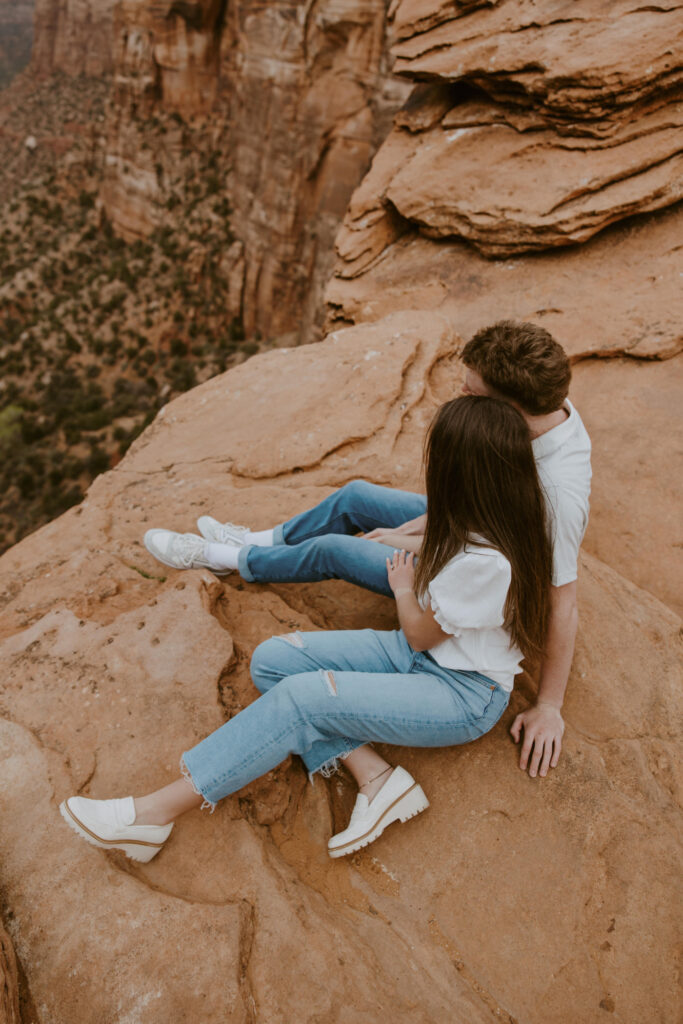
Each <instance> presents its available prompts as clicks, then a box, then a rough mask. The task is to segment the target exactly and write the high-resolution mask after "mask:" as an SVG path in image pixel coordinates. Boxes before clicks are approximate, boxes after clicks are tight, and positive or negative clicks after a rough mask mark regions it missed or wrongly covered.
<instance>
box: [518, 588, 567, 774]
mask: <svg viewBox="0 0 683 1024" xmlns="http://www.w3.org/2000/svg"><path fill="white" fill-rule="evenodd" d="M578 621H579V615H578V610H577V607H576V581H574V582H573V583H566V584H565V585H564V586H563V587H551V588H550V620H549V623H548V637H547V641H546V652H545V657H544V658H543V660H542V662H541V676H540V680H539V684H538V697H537V698H536V703H535V704H534V705H532V706H531V707H530V708H527V710H526V711H522V712H521V713H520V714H519V715H517V717H516V718H515V720H514V722H513V723H512V726H511V728H510V732H511V734H512V738H513V739H514V741H515V743H519V740H520V738H521V735H522V730H523V731H524V742H523V743H522V752H521V756H520V759H519V767H520V768H522V769H526V767H527V764H528V766H529V775H530V776H531V777H532V778H535V777H536V774H537V773H538V774H540V775H541V776H545V775H546V774H547V772H548V768H549V767H550V768H555V767H556V765H557V762H558V761H559V758H560V750H561V749H562V735H563V733H564V720H563V718H562V711H561V708H562V701H563V700H564V692H565V690H566V688H567V680H568V678H569V670H570V668H571V665H572V658H573V656H574V644H575V642H576V629H577V625H578ZM532 751H533V752H532ZM529 757H531V760H530V761H529Z"/></svg>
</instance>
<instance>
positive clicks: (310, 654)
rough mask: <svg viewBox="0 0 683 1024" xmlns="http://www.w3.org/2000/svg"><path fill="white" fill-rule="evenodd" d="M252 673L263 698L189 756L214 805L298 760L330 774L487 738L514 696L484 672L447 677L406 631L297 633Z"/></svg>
mask: <svg viewBox="0 0 683 1024" xmlns="http://www.w3.org/2000/svg"><path fill="white" fill-rule="evenodd" d="M251 674H252V678H253V680H254V683H255V684H256V687H257V688H258V689H259V690H260V691H261V693H262V696H261V697H259V699H258V700H256V701H254V703H253V704H250V705H249V706H248V707H246V708H244V710H243V711H240V712H239V713H238V714H237V715H235V717H234V718H232V719H231V720H230V721H229V722H226V723H225V725H223V726H221V727H220V729H217V730H216V731H215V732H214V733H212V734H211V735H210V736H208V737H207V738H206V739H205V740H203V741H202V742H201V743H199V744H197V746H196V747H193V748H192V750H189V751H187V752H186V753H185V754H184V755H183V759H182V760H183V763H184V766H185V768H186V769H187V771H188V772H189V775H190V777H191V780H192V782H193V784H194V787H195V789H196V790H197V792H198V793H201V795H202V796H203V797H204V799H205V800H206V801H207V802H208V803H209V804H211V805H215V804H216V802H217V801H218V800H220V799H222V797H224V796H227V795H228V794H229V793H234V792H236V791H237V790H238V789H241V788H242V787H243V786H246V784H247V783H248V782H251V781H253V780H254V779H256V778H258V777H259V776H261V775H264V774H265V773H266V772H268V771H270V770H271V769H272V768H274V767H275V766H276V765H278V764H280V762H281V761H283V760H284V759H285V758H286V757H287V755H288V754H299V755H300V756H301V757H302V758H303V760H304V763H305V765H306V768H307V769H308V772H309V775H312V774H313V773H314V772H317V771H320V772H322V773H323V774H329V773H330V771H331V770H334V768H336V766H337V764H338V759H339V758H344V756H345V755H346V754H349V753H350V752H351V751H352V750H355V749H356V747H360V746H362V745H363V744H364V743H367V742H369V741H370V742H371V741H374V742H378V743H395V744H398V745H400V746H410V747H446V746H452V745H454V744H460V743H467V742H469V741H470V740H475V739H477V738H478V737H479V736H482V735H483V734H484V733H486V732H488V731H489V729H491V728H492V726H494V725H495V724H496V722H497V721H498V719H499V718H500V716H501V715H502V714H503V711H504V710H505V708H506V707H507V703H508V699H509V694H508V693H507V692H506V691H505V690H503V689H502V688H501V687H500V686H498V684H497V683H494V682H493V681H492V680H491V679H487V678H486V676H482V675H480V674H479V673H478V672H464V671H463V672H461V671H456V670H453V669H446V668H442V667H441V666H440V665H438V664H437V663H436V661H434V659H433V658H432V657H431V656H430V655H429V654H427V653H418V652H416V651H414V650H413V649H412V647H411V646H410V645H409V643H408V641H407V640H406V638H405V636H404V634H403V632H402V631H401V630H396V631H391V632H376V631H375V630H373V629H362V630H346V631H340V632H319V633H292V634H290V635H288V636H281V637H272V638H271V639H270V640H266V641H265V643H262V644H260V645H259V646H258V647H257V648H256V650H255V651H254V655H253V658H252V661H251Z"/></svg>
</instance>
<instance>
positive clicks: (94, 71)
mask: <svg viewBox="0 0 683 1024" xmlns="http://www.w3.org/2000/svg"><path fill="white" fill-rule="evenodd" d="M115 3H116V0H35V39H34V44H33V53H32V56H31V66H32V68H33V70H34V71H35V72H36V73H37V74H50V73H51V72H53V71H64V72H66V74H69V75H81V74H84V75H92V76H95V75H100V74H104V73H107V72H110V71H111V70H112V68H113V54H114V45H113V44H114V39H113V36H112V12H113V9H114V5H115Z"/></svg>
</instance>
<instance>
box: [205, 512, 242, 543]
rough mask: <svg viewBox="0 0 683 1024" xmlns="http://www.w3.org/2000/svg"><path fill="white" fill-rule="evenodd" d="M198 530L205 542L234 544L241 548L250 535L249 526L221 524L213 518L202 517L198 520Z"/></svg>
mask: <svg viewBox="0 0 683 1024" xmlns="http://www.w3.org/2000/svg"><path fill="white" fill-rule="evenodd" d="M197 529H198V530H199V532H200V533H201V535H202V537H204V539H205V540H208V541H211V543H212V544H234V545H235V547H238V548H241V547H242V545H243V544H244V540H245V537H246V536H247V534H248V533H249V527H248V526H235V524H234V523H219V522H218V520H217V519H213V518H212V517H211V516H200V517H199V519H198V520H197Z"/></svg>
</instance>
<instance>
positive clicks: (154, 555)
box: [143, 538, 234, 576]
mask: <svg viewBox="0 0 683 1024" xmlns="http://www.w3.org/2000/svg"><path fill="white" fill-rule="evenodd" d="M204 539H205V540H206V538H204ZM143 543H144V545H145V547H146V548H147V550H148V551H149V553H150V555H151V556H152V558H156V560H157V562H161V564H162V565H167V566H168V567H169V569H175V570H176V572H185V570H186V569H187V566H186V565H176V564H175V562H169V561H168V560H167V559H166V558H164V556H163V555H161V554H159V552H157V551H153V550H152V548H151V547H150V546H149V544H148V543H147V541H143ZM193 568H196V569H206V571H207V572H212V573H213V574H214V576H229V575H230V573H231V572H234V570H233V569H211V568H210V567H209V566H208V565H197V566H194V567H193Z"/></svg>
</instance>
